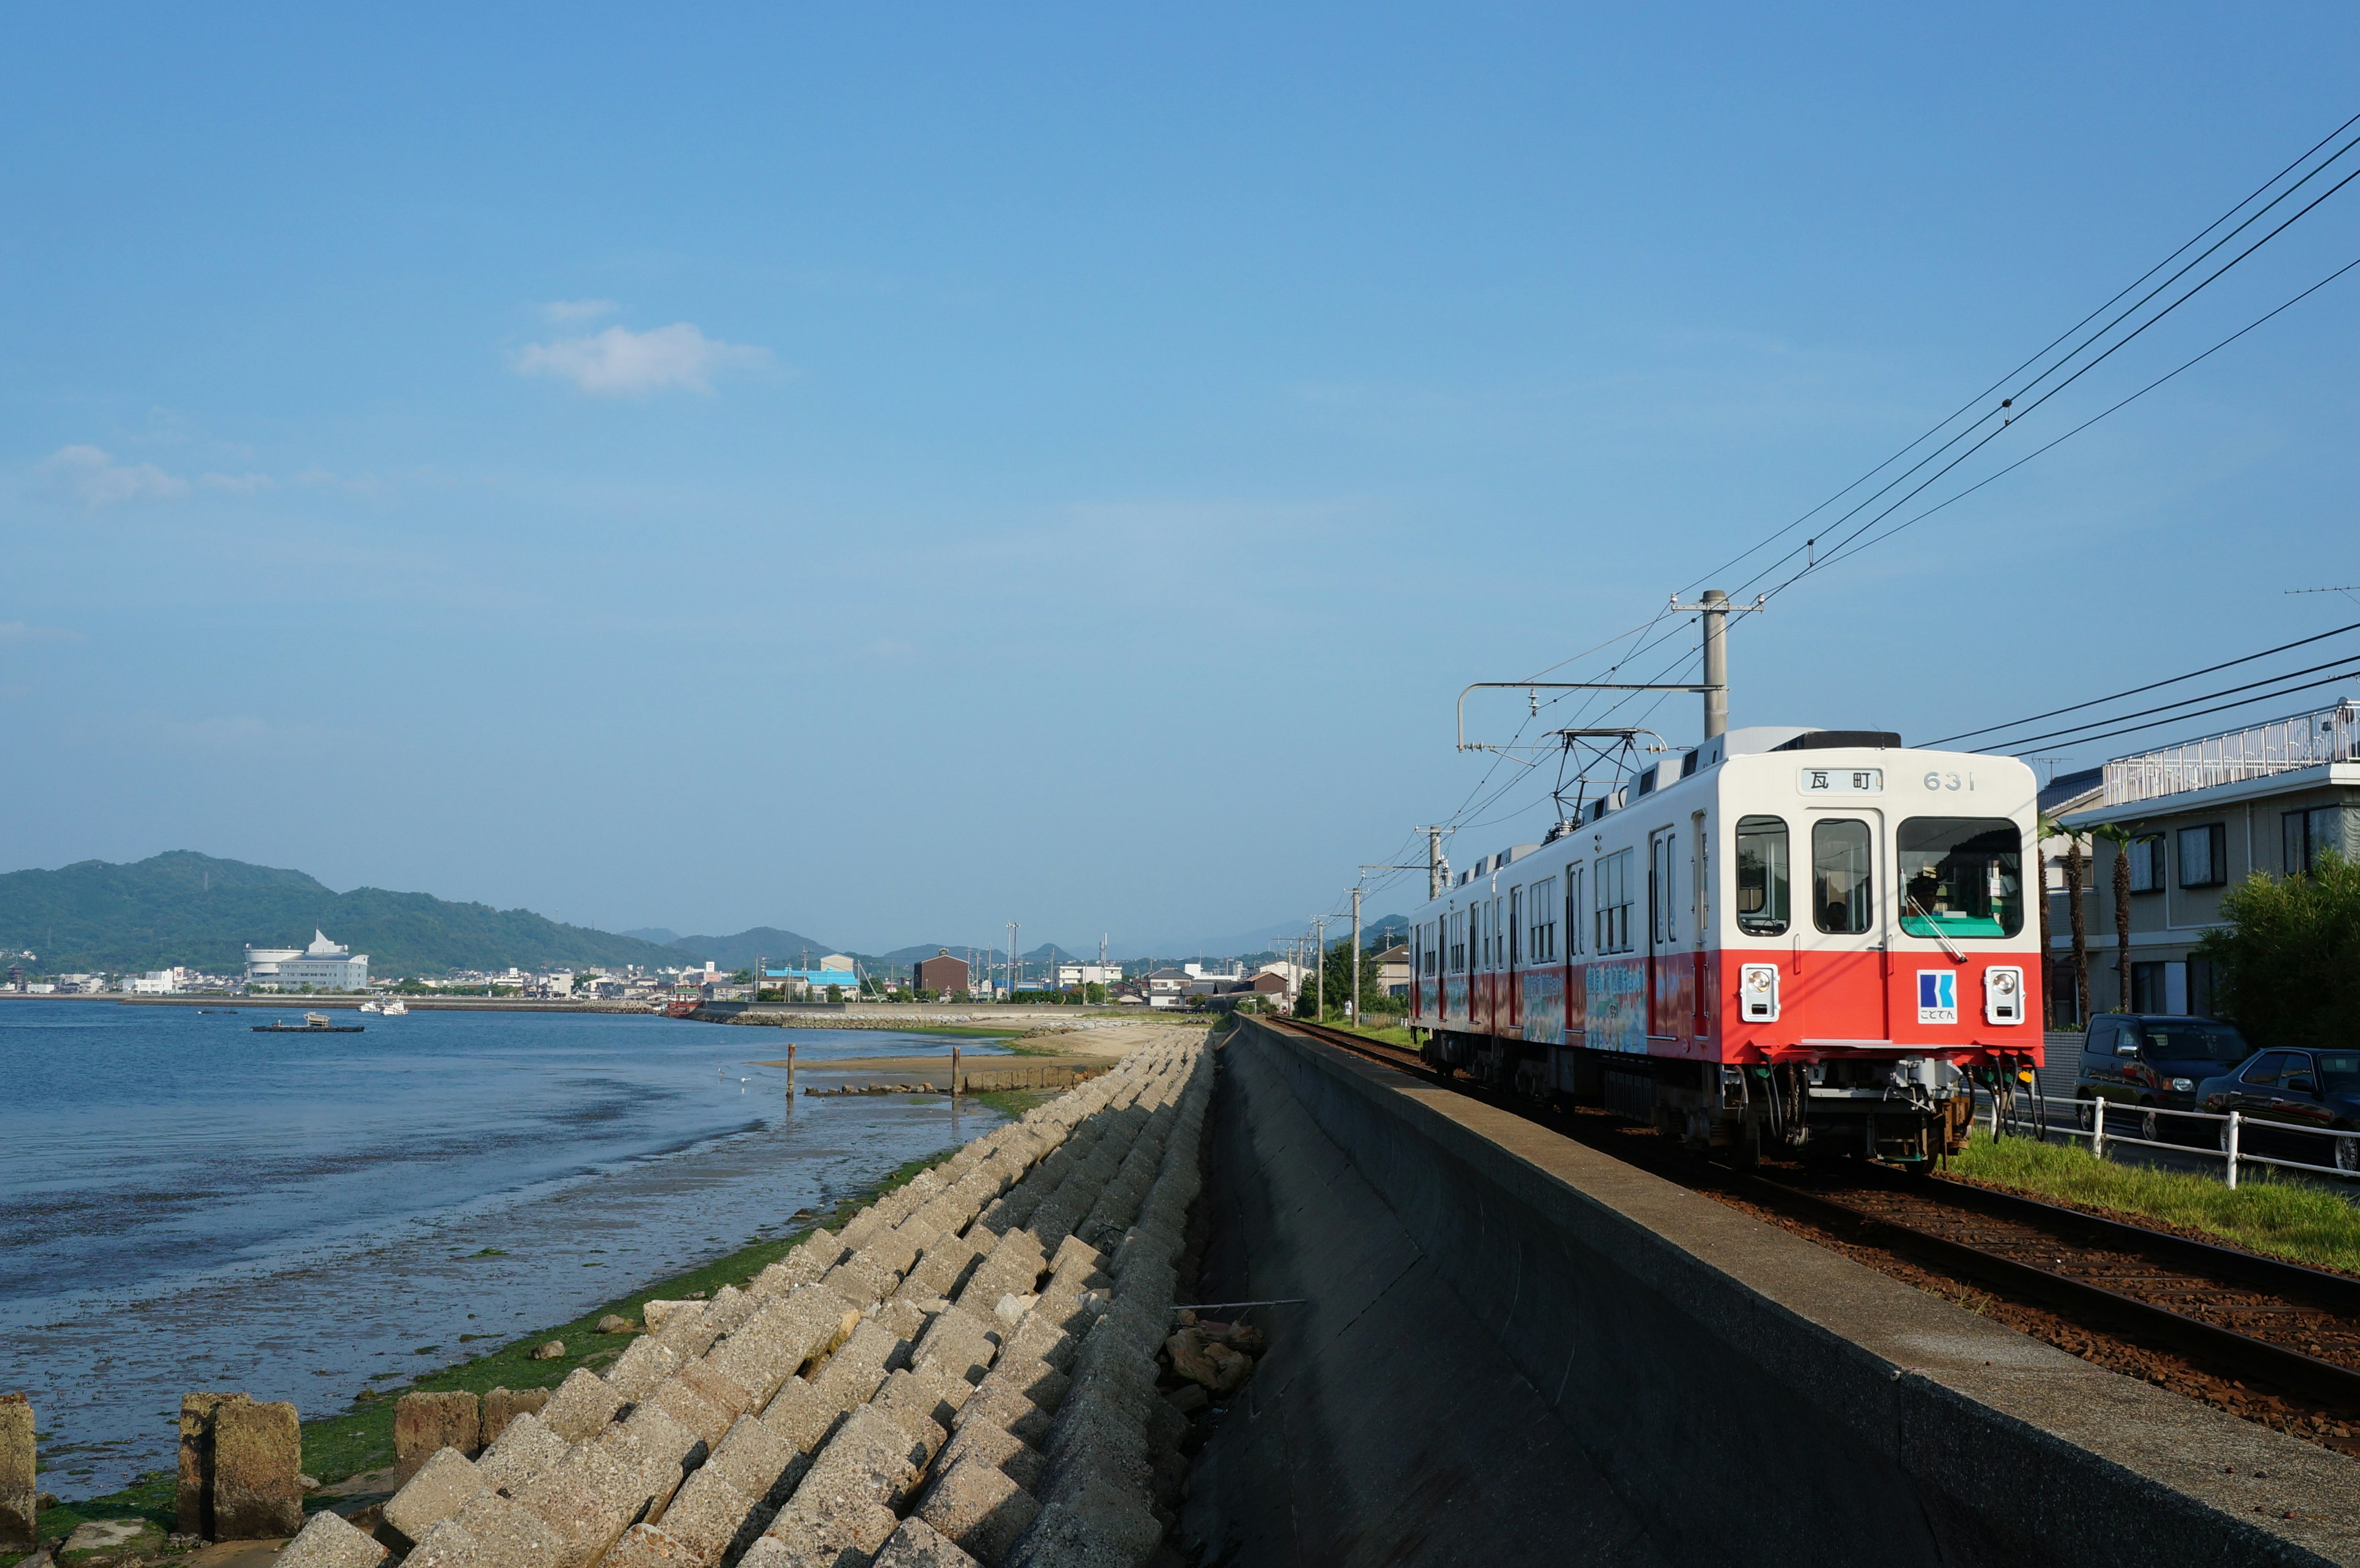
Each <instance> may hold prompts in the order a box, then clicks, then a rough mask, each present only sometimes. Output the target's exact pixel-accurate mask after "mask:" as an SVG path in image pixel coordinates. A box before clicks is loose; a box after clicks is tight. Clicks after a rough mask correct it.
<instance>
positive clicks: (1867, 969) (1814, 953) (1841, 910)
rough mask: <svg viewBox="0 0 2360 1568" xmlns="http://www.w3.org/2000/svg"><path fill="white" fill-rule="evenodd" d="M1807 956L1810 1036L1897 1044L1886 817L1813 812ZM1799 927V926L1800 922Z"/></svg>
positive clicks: (1851, 809) (1854, 811)
mask: <svg viewBox="0 0 2360 1568" xmlns="http://www.w3.org/2000/svg"><path fill="white" fill-rule="evenodd" d="M1809 820H1810V824H1811V892H1810V899H1811V902H1810V911H1809V912H1810V939H1809V948H1810V958H1809V961H1808V979H1807V980H1806V982H1805V985H1804V986H1803V990H1804V992H1805V995H1806V996H1808V997H1809V1007H1810V1009H1811V1012H1810V1021H1811V1029H1812V1033H1813V1034H1815V1035H1817V1036H1819V1038H1821V1039H1826V1040H1863V1041H1882V1040H1891V1039H1892V1038H1893V997H1892V995H1891V993H1892V988H1893V986H1894V985H1895V984H1896V983H1897V981H1896V976H1895V975H1894V973H1893V962H1892V953H1891V950H1890V944H1889V943H1888V942H1886V940H1885V899H1884V898H1883V896H1882V892H1881V889H1882V887H1883V879H1884V876H1885V866H1884V858H1885V819H1884V813H1883V812H1881V811H1863V810H1862V809H1860V808H1858V807H1846V808H1844V809H1842V810H1841V811H1826V812H1813V813H1812V814H1811V816H1810V819H1809ZM1800 923H1801V922H1799V921H1798V922H1797V925H1798V926H1799V925H1800Z"/></svg>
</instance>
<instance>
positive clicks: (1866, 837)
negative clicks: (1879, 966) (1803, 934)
mask: <svg viewBox="0 0 2360 1568" xmlns="http://www.w3.org/2000/svg"><path fill="white" fill-rule="evenodd" d="M1872 855H1874V840H1873V839H1872V838H1871V836H1870V834H1869V831H1868V824H1867V823H1866V822H1862V821H1860V820H1859V819H1858V818H1856V817H1822V818H1820V819H1819V821H1818V822H1813V823H1812V824H1811V920H1812V923H1813V924H1815V925H1817V926H1818V927H1819V930H1821V931H1825V932H1827V933H1828V934H1829V935H1830V936H1860V935H1863V934H1865V933H1866V932H1867V931H1869V929H1870V927H1871V925H1872V923H1873V920H1874V909H1875V903H1874V893H1875V888H1874V879H1873V873H1872V867H1873V866H1874V862H1873V860H1872V858H1871V857H1872Z"/></svg>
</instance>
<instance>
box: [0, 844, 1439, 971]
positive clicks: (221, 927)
mask: <svg viewBox="0 0 2360 1568" xmlns="http://www.w3.org/2000/svg"><path fill="white" fill-rule="evenodd" d="M1407 924H1408V922H1407V921H1406V920H1404V918H1403V917H1402V916H1399V915H1390V916H1387V917H1385V918H1384V919H1383V920H1372V921H1371V922H1369V923H1368V924H1367V925H1366V926H1364V927H1363V928H1362V935H1363V937H1364V939H1366V940H1368V941H1369V942H1371V944H1374V943H1376V942H1378V941H1379V939H1380V938H1381V937H1382V935H1383V934H1384V933H1387V932H1399V931H1404V930H1406V929H1407ZM1280 929H1281V928H1277V927H1271V928H1268V931H1271V932H1274V931H1279V930H1280ZM1284 929H1285V930H1286V931H1287V932H1288V933H1289V934H1293V932H1294V931H1296V930H1299V929H1300V928H1295V927H1288V928H1284ZM1328 930H1329V931H1330V932H1331V940H1332V936H1333V935H1340V934H1342V933H1341V932H1340V931H1338V930H1337V928H1336V927H1334V926H1332V925H1331V926H1330V927H1329V928H1328ZM313 931H325V932H327V933H328V935H329V936H331V937H332V938H333V939H334V940H335V941H337V942H343V943H345V944H346V945H348V946H349V947H351V948H352V950H353V951H354V952H355V953H367V954H368V955H369V973H370V974H372V975H379V976H395V975H442V974H444V973H446V972H448V971H450V970H453V969H506V968H508V967H509V966H511V965H513V966H515V967H517V968H519V969H532V970H549V969H560V968H577V969H578V968H589V967H595V966H615V967H620V966H622V965H625V964H638V965H639V966H640V967H641V968H643V969H667V968H678V967H680V966H682V965H683V964H703V963H705V962H706V961H707V960H710V961H711V962H712V963H714V964H716V965H718V966H719V967H720V968H722V969H723V970H725V971H727V970H737V969H746V968H750V967H752V966H753V964H754V963H755V961H756V960H757V959H758V958H759V959H766V960H768V961H769V964H770V967H771V968H773V969H781V968H785V967H787V966H789V965H790V964H802V963H803V961H804V959H805V958H806V957H808V958H810V959H812V960H817V959H819V958H820V957H822V956H824V955H825V954H828V953H847V954H849V955H850V956H852V957H853V958H855V959H858V961H859V963H860V965H861V967H862V968H863V969H864V970H865V971H867V972H868V973H869V974H871V975H880V976H884V977H898V976H906V975H908V973H909V970H910V965H912V964H914V963H916V962H917V961H918V960H919V959H922V958H932V957H933V956H934V954H935V953H936V952H937V951H939V950H940V949H943V948H945V947H946V948H948V949H949V950H950V951H951V953H952V955H953V956H955V957H958V958H966V957H968V956H969V954H970V953H973V954H974V955H975V957H976V960H977V962H978V963H979V964H980V963H983V962H986V961H989V962H990V963H993V964H998V963H1002V962H1004V961H1005V960H1004V957H1003V955H1002V954H1000V953H999V952H998V951H997V950H992V951H990V952H989V953H988V954H987V953H985V952H983V951H982V950H978V949H972V948H969V947H967V946H966V945H964V944H962V943H958V942H918V943H915V944H913V945H912V946H909V947H898V948H895V949H893V950H892V951H891V952H890V953H860V952H858V951H856V950H854V949H851V948H847V947H841V946H837V945H836V944H834V943H830V942H821V941H819V940H818V939H817V938H815V937H809V936H804V935H803V934H802V933H801V932H799V931H785V930H781V928H779V927H777V926H754V927H750V928H748V930H745V931H738V932H737V933H735V934H734V935H730V936H682V935H680V934H678V933H677V932H674V931H670V930H667V929H665V928H664V927H661V926H647V927H641V928H639V929H638V930H635V931H619V932H617V931H596V930H594V929H592V928H590V927H588V926H574V925H566V924H563V923H562V922H560V921H557V920H550V919H549V918H547V917H546V916H543V915H537V914H535V913H533V912H532V911H531V910H530V909H493V908H492V907H491V906H489V905H488V904H462V903H452V902H450V901H448V900H446V899H443V898H435V897H433V896H432V895H431V894H427V893H392V892H388V891H386V890H385V889H383V888H380V887H355V888H353V889H352V890H351V891H349V892H344V893H338V892H335V891H333V889H331V888H329V887H326V886H325V885H323V884H322V883H321V882H319V881H317V880H316V879H314V878H312V877H308V876H306V875H305V874H304V873H302V872H300V871H286V870H279V869H277V868H275V867H272V866H250V865H248V864H246V862H244V861H239V860H221V859H216V858H215V857H213V856H212V855H199V854H197V853H195V852H194V851H192V850H172V851H169V852H168V853H166V854H163V855H154V856H152V857H150V858H148V859H147V860H142V861H137V862H134V863H131V864H128V865H114V864H110V863H109V862H106V861H103V860H84V861H78V862H76V863H75V864H73V865H71V866H60V867H59V868H58V869H57V870H54V871H38V870H35V871H14V872H8V873H6V874H5V875H0V951H5V953H10V954H13V953H17V952H20V951H26V952H30V953H35V954H36V955H37V956H36V958H35V959H34V961H33V964H31V965H30V967H31V968H32V969H33V971H34V972H35V973H38V974H59V973H71V972H74V971H82V970H93V971H101V972H104V973H109V974H121V973H125V972H137V971H144V970H149V969H164V968H169V967H170V966H172V965H174V964H187V965H189V966H190V967H191V968H194V969H200V970H203V971H205V972H206V973H208V974H214V975H233V974H237V973H239V972H241V971H242V970H243V969H244V967H245V964H246V943H248V942H252V943H254V944H255V945H257V946H272V945H284V946H290V947H300V946H301V945H302V944H304V943H305V942H310V941H311V933H312V932H313ZM1274 951H1276V948H1275V946H1274V944H1273V942H1271V941H1270V940H1269V938H1268V935H1267V934H1266V933H1263V934H1262V938H1261V940H1255V937H1254V936H1251V935H1250V936H1247V937H1244V938H1239V939H1235V940H1234V941H1232V942H1224V943H1213V944H1204V945H1201V946H1196V947H1189V948H1185V949H1182V950H1179V951H1177V952H1173V951H1163V952H1159V953H1156V954H1155V956H1156V957H1157V958H1158V959H1159V960H1161V961H1163V962H1166V963H1175V964H1176V963H1178V962H1180V960H1181V958H1182V957H1184V956H1185V957H1193V956H1195V955H1196V953H1199V952H1202V953H1205V954H1206V955H1207V957H1214V956H1229V955H1231V954H1239V953H1242V954H1246V955H1249V956H1251V955H1256V954H1262V955H1266V954H1268V953H1273V952H1274ZM1097 956H1098V953H1097V949H1096V948H1092V949H1090V950H1089V951H1088V952H1086V953H1074V952H1071V951H1069V950H1067V949H1065V948H1064V947H1061V946H1059V945H1058V944H1057V943H1055V942H1042V943H1039V944H1037V945H1035V946H1033V947H1032V948H1030V949H1028V950H1027V951H1026V952H1025V953H1024V955H1023V957H1024V963H1025V964H1026V965H1027V967H1028V969H1029V970H1030V971H1031V972H1032V973H1033V974H1038V973H1040V972H1041V971H1042V970H1043V969H1044V968H1045V967H1046V966H1047V965H1048V964H1054V963H1072V962H1074V961H1075V960H1076V959H1079V960H1082V961H1085V962H1087V961H1091V960H1094V959H1096V957H1097ZM1118 956H1120V953H1118ZM1131 956H1132V957H1141V956H1145V955H1144V954H1141V953H1133V954H1131ZM8 962H10V960H9V959H7V958H5V957H0V968H5V966H6V964H7V963H8Z"/></svg>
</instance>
